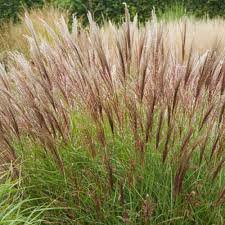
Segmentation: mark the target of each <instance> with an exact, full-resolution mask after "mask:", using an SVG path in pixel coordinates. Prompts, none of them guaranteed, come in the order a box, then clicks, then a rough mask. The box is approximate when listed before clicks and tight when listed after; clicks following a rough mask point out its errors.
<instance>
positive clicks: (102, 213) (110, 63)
mask: <svg viewBox="0 0 225 225" xmlns="http://www.w3.org/2000/svg"><path fill="white" fill-rule="evenodd" d="M88 18H89V26H88V27H87V28H83V27H82V26H80V25H79V23H78V21H77V19H76V18H74V21H73V25H72V29H71V30H69V29H68V26H67V24H66V22H65V20H64V19H63V17H62V18H60V19H58V20H56V21H55V27H54V29H52V28H51V26H49V25H48V24H47V23H46V22H45V21H44V20H42V24H43V27H44V28H45V29H46V32H47V33H48V39H47V40H46V39H45V38H44V37H42V36H41V35H39V34H38V32H36V31H35V29H34V27H33V24H32V22H31V20H30V19H29V17H28V16H26V19H25V22H26V24H27V27H28V28H29V30H30V36H27V39H28V42H29V45H30V53H29V55H30V58H26V57H25V56H24V55H23V54H21V53H18V52H14V53H13V52H12V53H11V60H10V62H8V63H7V65H3V64H2V65H1V67H0V92H1V94H0V145H1V171H2V173H4V171H7V170H8V169H9V168H10V179H11V181H12V182H16V181H17V180H19V183H20V185H19V186H17V185H15V187H14V188H15V190H16V192H17V193H19V195H20V200H21V210H22V211H21V212H25V213H24V214H23V213H22V215H21V216H22V218H26V219H27V220H28V219H31V218H35V219H37V221H33V222H32V224H38V223H40V224H187V225H188V224H204V225H205V224H221V225H222V224H224V222H225V221H224V220H225V206H224V201H225V173H224V164H225V151H224V148H225V123H224V120H225V118H224V117H225V58H224V55H223V54H222V53H221V51H220V50H219V44H217V43H216V42H215V44H213V45H212V46H211V49H208V50H207V51H206V52H205V53H204V54H198V52H196V51H195V49H194V48H192V47H191V46H188V45H187V24H186V22H184V23H182V24H181V32H180V40H181V44H180V45H179V46H178V47H174V46H175V45H172V44H169V43H170V42H169V41H168V39H167V28H166V26H164V24H163V23H162V22H160V23H158V22H157V18H156V17H155V15H154V14H153V16H152V20H151V21H149V22H147V23H146V24H145V25H142V26H140V25H139V24H138V20H137V17H135V18H134V20H133V21H131V20H130V16H129V12H128V10H127V9H126V10H125V21H124V23H123V24H121V25H119V26H118V25H115V24H113V23H111V22H108V24H107V25H104V26H102V27H99V26H98V25H97V24H96V23H95V21H94V20H93V19H92V16H91V15H90V14H88ZM5 182H6V181H5V180H2V186H3V187H4V185H5ZM20 187H21V188H22V190H21V189H20ZM11 198H13V197H11ZM26 199H31V201H29V200H26ZM23 201H25V202H26V204H22V202H23ZM12 204H13V203H12ZM11 206H12V205H11ZM30 209H33V210H34V212H33V211H32V212H30ZM6 213H7V212H6ZM36 213H37V214H36ZM4 215H5V213H4ZM4 215H3V218H4ZM16 215H20V214H16ZM36 215H37V216H36ZM13 218H14V217H11V220H13ZM18 218H20V217H19V216H18ZM4 224H13V223H10V222H5V223H4ZM21 224H26V223H24V222H21Z"/></svg>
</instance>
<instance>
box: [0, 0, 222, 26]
mask: <svg viewBox="0 0 225 225" xmlns="http://www.w3.org/2000/svg"><path fill="white" fill-rule="evenodd" d="M123 2H126V3H127V4H128V6H129V10H130V13H131V15H132V16H134V15H135V14H136V13H138V15H139V20H140V21H142V22H143V21H144V20H145V19H146V18H149V16H150V14H151V11H152V9H153V8H154V7H155V9H156V13H157V14H158V15H162V14H163V13H165V12H166V11H168V9H171V8H172V9H176V10H174V13H175V14H176V11H177V9H178V8H181V9H186V10H179V11H180V12H182V11H185V12H187V13H191V14H193V15H195V16H197V17H203V16H209V17H216V16H221V17H225V2H224V1H221V0H187V1H184V0H177V1H173V0H142V1H138V0H126V1H124V0H8V1H6V0H0V21H1V22H2V21H5V20H9V19H11V20H13V21H16V19H17V18H18V16H17V15H18V12H20V11H21V10H22V9H23V8H24V7H26V8H31V7H42V6H43V5H44V4H45V3H47V4H53V5H55V6H57V7H59V8H63V9H69V11H70V13H71V14H73V13H75V14H76V15H77V16H78V17H80V18H81V20H82V21H83V22H86V21H87V18H86V14H87V11H88V10H89V11H91V12H92V14H93V15H94V17H95V20H96V21H98V22H100V21H102V19H103V18H107V19H112V20H114V21H115V22H118V21H120V20H121V17H122V16H123V14H124V5H123ZM174 5H176V7H173V6H174Z"/></svg>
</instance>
